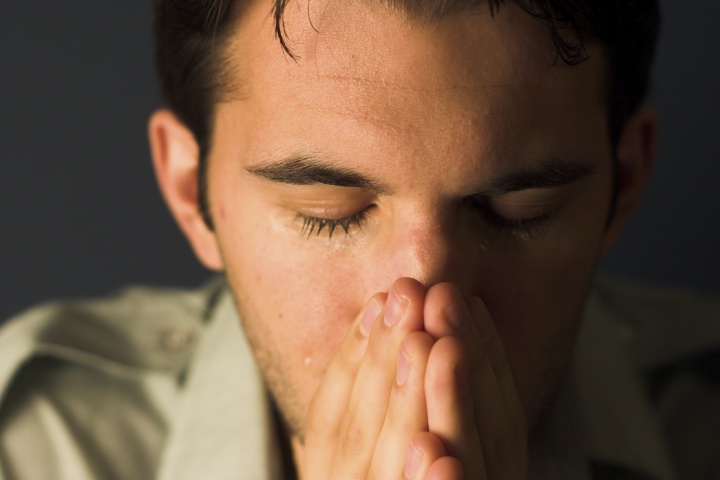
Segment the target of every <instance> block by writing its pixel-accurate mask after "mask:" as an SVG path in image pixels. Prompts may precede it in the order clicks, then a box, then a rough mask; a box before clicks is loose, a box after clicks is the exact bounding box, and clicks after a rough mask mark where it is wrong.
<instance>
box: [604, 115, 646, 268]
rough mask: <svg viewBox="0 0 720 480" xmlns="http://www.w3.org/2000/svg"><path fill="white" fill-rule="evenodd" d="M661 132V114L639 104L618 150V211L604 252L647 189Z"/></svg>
mask: <svg viewBox="0 0 720 480" xmlns="http://www.w3.org/2000/svg"><path fill="white" fill-rule="evenodd" d="M657 133H658V121H657V115H656V113H655V111H654V110H653V109H652V108H650V107H647V106H642V107H640V108H638V109H637V110H636V111H635V113H633V114H632V115H631V116H630V118H629V119H628V121H627V122H625V126H624V127H623V130H622V133H621V134H620V138H619V140H618V145H617V151H616V158H617V165H616V168H617V169H618V170H617V197H616V203H615V212H614V213H613V214H612V217H611V218H610V222H609V223H608V226H607V228H606V230H605V236H604V238H603V243H602V248H601V254H602V255H604V254H606V253H607V252H608V251H609V250H610V248H611V247H612V246H613V245H614V244H615V242H616V241H617V238H618V236H619V235H620V232H621V231H622V229H623V227H624V226H625V222H627V220H628V219H629V218H630V214H631V213H632V211H633V210H634V209H635V206H636V205H637V203H638V201H639V200H640V197H641V195H642V192H643V191H644V190H645V185H646V183H647V180H648V178H649V176H650V171H651V170H652V165H653V162H654V161H655V149H656V146H657Z"/></svg>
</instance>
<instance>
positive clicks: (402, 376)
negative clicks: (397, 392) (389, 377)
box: [397, 347, 410, 385]
mask: <svg viewBox="0 0 720 480" xmlns="http://www.w3.org/2000/svg"><path fill="white" fill-rule="evenodd" d="M408 375H410V361H409V360H408V357H407V354H406V353H405V349H404V348H402V347H400V351H399V352H398V363H397V383H398V385H404V384H405V382H406V381H407V379H408Z"/></svg>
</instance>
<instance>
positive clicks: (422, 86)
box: [219, 0, 605, 148]
mask: <svg viewBox="0 0 720 480" xmlns="http://www.w3.org/2000/svg"><path fill="white" fill-rule="evenodd" d="M285 36H286V39H287V42H288V45H289V46H290V48H291V49H292V51H293V52H294V53H295V54H296V55H297V59H296V60H293V59H291V58H290V57H289V56H287V55H285V54H284V53H283V52H282V50H281V47H280V44H279V42H278V41H277V39H276V38H275V37H274V21H273V18H272V16H271V15H270V12H269V8H268V6H267V5H266V4H264V3H263V2H256V3H255V5H254V7H252V8H250V9H249V10H248V11H246V12H245V13H244V14H243V16H242V18H241V19H240V22H239V28H238V29H237V32H236V34H235V36H234V38H233V42H232V43H231V46H230V55H231V57H230V61H231V64H232V65H233V67H234V68H233V78H234V80H235V82H234V88H235V90H236V93H237V94H236V95H235V96H234V97H233V96H231V97H230V98H236V99H241V100H236V102H229V104H233V103H237V102H241V103H242V104H243V106H242V108H241V109H238V108H236V107H237V105H233V108H232V109H227V108H223V106H222V105H221V108H220V109H219V111H220V112H222V111H223V110H225V111H226V112H227V111H228V110H232V111H234V112H235V113H238V112H240V111H242V112H244V113H242V114H243V115H246V118H247V117H252V118H254V120H256V123H255V125H258V124H261V123H263V122H266V123H271V124H273V125H275V126H277V127H278V128H275V129H274V130H273V132H266V133H267V134H269V135H278V132H280V131H282V134H283V135H284V136H285V137H286V138H287V137H290V138H291V137H292V136H293V132H294V131H296V132H297V133H298V134H299V135H303V136H305V137H312V136H313V131H312V130H313V128H318V129H320V131H316V132H315V133H316V134H317V135H318V136H321V135H325V136H327V134H328V130H329V129H332V128H333V126H339V125H347V124H348V123H350V124H352V125H354V126H359V127H361V128H363V129H365V131H367V132H371V131H372V132H374V134H376V136H377V135H379V136H383V137H387V138H390V137H392V138H394V139H395V140H398V139H402V141H404V142H405V143H412V144H413V145H417V146H418V148H421V147H422V145H423V144H432V145H436V146H437V144H438V142H440V143H442V142H446V143H447V142H450V141H451V140H452V138H462V141H467V140H468V139H471V138H473V137H477V136H478V135H481V136H482V137H483V138H485V139H487V138H490V137H493V138H497V137H508V135H511V132H518V131H525V132H529V131H533V132H535V133H536V134H537V135H536V136H537V138H538V139H543V138H549V137H551V136H549V135H547V132H543V129H542V128H541V126H542V125H554V126H556V127H557V126H562V125H564V124H567V126H568V127H572V125H573V123H576V122H575V120H576V119H574V118H571V117H573V116H576V117H578V118H581V117H583V116H584V117H587V116H588V115H589V113H590V110H592V113H593V115H595V116H597V115H596V114H597V111H598V109H604V108H605V106H604V105H605V97H604V91H605V88H604V78H605V76H604V64H603V61H602V54H601V52H600V50H599V49H595V48H594V47H593V46H592V45H591V46H590V48H591V59H590V61H588V62H585V63H583V64H581V65H580V66H576V67H568V66H566V65H564V64H563V63H562V61H556V60H557V53H556V50H555V47H554V45H553V43H552V40H551V37H550V35H549V32H548V31H547V30H546V28H545V27H544V26H543V25H541V24H540V23H539V22H538V21H537V20H535V19H533V18H531V17H530V16H529V15H527V14H526V13H525V12H524V11H522V10H521V9H520V8H519V7H517V6H515V5H513V4H509V5H506V6H504V7H503V8H501V9H500V10H499V11H498V12H497V13H496V15H495V16H491V15H490V12H489V11H488V10H487V9H480V10H472V11H467V12H458V13H453V14H451V15H447V16H445V17H442V18H440V19H436V20H428V21H415V20H409V19H408V18H407V16H405V15H403V14H401V13H398V12H395V11H391V10H389V9H388V8H387V7H384V6H381V5H376V4H373V3H371V2H352V1H346V2H336V1H327V2H326V1H322V0H318V1H313V2H310V3H307V2H306V1H305V0H299V1H291V2H290V3H289V4H288V8H287V9H286V12H285ZM584 110H587V111H584ZM569 112H571V113H572V115H568V113H569ZM230 116H232V114H230ZM305 119H307V120H310V121H303V120H305ZM236 121H238V122H242V120H241V119H236ZM253 135H255V137H254V138H255V140H256V141H260V140H261V139H262V137H263V135H264V134H263V132H259V131H257V129H256V131H255V132H254V133H253ZM411 137H412V138H411ZM408 140H410V141H408ZM506 143H512V142H506ZM530 143H531V142H530ZM524 144H528V141H527V139H526V141H525V142H524ZM445 147H446V148H452V145H449V144H448V145H445ZM288 148H290V147H288Z"/></svg>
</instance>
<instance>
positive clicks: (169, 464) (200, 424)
mask: <svg viewBox="0 0 720 480" xmlns="http://www.w3.org/2000/svg"><path fill="white" fill-rule="evenodd" d="M174 418H175V420H174V421H173V424H172V425H171V427H170V435H169V438H168V443H167V448H166V449H165V453H164V454H163V458H162V459H161V464H160V465H161V467H160V470H159V475H158V477H157V478H158V479H159V480H191V479H197V478H212V479H216V480H226V479H227V480H230V479H236V478H253V479H258V480H278V479H280V478H281V465H280V464H281V462H280V453H279V449H278V445H277V439H276V437H275V428H274V427H273V418H272V411H271V407H270V403H269V399H268V397H267V393H266V391H265V387H264V384H263V381H262V378H261V377H260V373H259V370H258V368H257V366H256V364H255V360H254V357H253V356H252V352H251V349H250V346H249V345H248V342H247V339H246V337H245V336H244V334H243V333H242V329H241V328H240V321H239V319H238V315H237V313H236V311H235V307H234V305H233V302H232V298H231V295H230V294H229V293H228V292H227V291H226V290H225V291H223V292H222V293H221V294H220V296H219V298H218V301H217V304H216V305H215V307H214V308H213V312H212V315H211V318H210V320H209V322H208V323H207V326H206V331H205V332H204V334H203V336H202V338H201V340H200V343H199V344H198V346H197V350H196V352H195V357H194V359H193V361H192V366H191V370H190V371H189V372H188V378H187V380H186V383H185V385H184V387H183V394H182V398H181V400H180V403H179V405H178V407H177V411H176V414H175V415H174Z"/></svg>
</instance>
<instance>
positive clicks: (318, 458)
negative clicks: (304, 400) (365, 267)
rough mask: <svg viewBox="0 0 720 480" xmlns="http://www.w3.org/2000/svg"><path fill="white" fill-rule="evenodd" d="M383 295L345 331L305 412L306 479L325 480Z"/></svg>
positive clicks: (384, 298) (365, 309)
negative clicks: (368, 334)
mask: <svg viewBox="0 0 720 480" xmlns="http://www.w3.org/2000/svg"><path fill="white" fill-rule="evenodd" d="M386 300H387V294H385V293H378V294H376V295H373V297H372V298H371V299H370V300H369V301H368V303H367V304H366V305H365V307H364V308H363V309H362V311H361V312H360V313H359V314H358V316H357V317H356V318H355V321H354V322H353V324H352V325H351V327H350V328H349V329H348V332H347V334H346V335H345V338H344V339H343V341H342V343H341V344H340V348H339V349H338V351H337V353H336V354H335V356H334V357H333V359H332V360H331V361H330V363H329V365H328V367H327V369H326V371H325V374H324V375H323V380H322V382H321V383H320V386H319V387H318V390H317V392H316V393H315V395H314V397H313V400H312V402H311V404H310V408H309V411H308V416H307V422H306V432H305V438H303V439H301V441H302V442H303V443H304V447H305V449H304V450H305V458H304V470H305V472H306V474H307V475H310V474H311V475H312V477H307V478H328V475H329V474H330V467H331V466H332V460H333V458H334V451H335V449H334V446H335V445H336V444H337V436H338V435H339V432H340V427H341V425H342V418H343V416H344V414H345V411H346V409H347V406H348V402H349V400H350V395H351V393H352V388H353V385H354V383H355V377H356V376H357V371H358V369H359V368H360V364H361V362H362V358H363V355H364V353H365V349H366V347H367V342H368V337H367V333H365V332H368V331H369V327H370V326H372V324H373V323H374V322H375V321H376V319H377V318H379V317H380V316H381V315H382V311H383V308H384V306H385V302H386Z"/></svg>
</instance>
